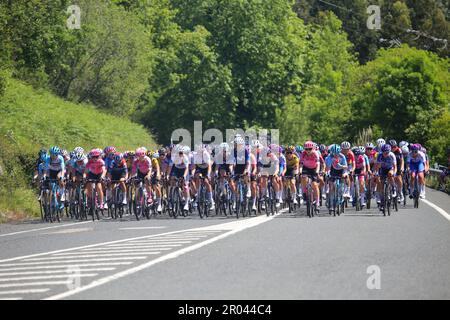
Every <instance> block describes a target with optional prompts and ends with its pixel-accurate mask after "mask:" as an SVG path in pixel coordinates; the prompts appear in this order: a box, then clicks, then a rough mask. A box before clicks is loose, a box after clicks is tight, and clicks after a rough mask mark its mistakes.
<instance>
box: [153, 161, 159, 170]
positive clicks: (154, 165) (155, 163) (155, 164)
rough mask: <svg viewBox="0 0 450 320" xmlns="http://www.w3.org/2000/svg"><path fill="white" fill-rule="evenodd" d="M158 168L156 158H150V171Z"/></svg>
mask: <svg viewBox="0 0 450 320" xmlns="http://www.w3.org/2000/svg"><path fill="white" fill-rule="evenodd" d="M158 168H159V161H158V159H156V158H152V169H153V170H154V171H156V170H157V169H158Z"/></svg>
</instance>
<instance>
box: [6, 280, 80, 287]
mask: <svg viewBox="0 0 450 320" xmlns="http://www.w3.org/2000/svg"><path fill="white" fill-rule="evenodd" d="M69 283H73V281H71V280H67V281H41V282H27V283H24V282H21V283H8V284H0V288H14V287H28V286H32V287H34V286H52V285H64V284H65V285H68V284H69Z"/></svg>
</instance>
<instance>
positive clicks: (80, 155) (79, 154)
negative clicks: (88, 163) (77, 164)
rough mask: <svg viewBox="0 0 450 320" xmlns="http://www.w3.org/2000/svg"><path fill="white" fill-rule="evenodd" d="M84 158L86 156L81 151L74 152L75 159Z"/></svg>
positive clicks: (81, 159) (82, 159)
mask: <svg viewBox="0 0 450 320" xmlns="http://www.w3.org/2000/svg"><path fill="white" fill-rule="evenodd" d="M84 160H86V156H85V155H84V154H83V153H76V154H75V161H84Z"/></svg>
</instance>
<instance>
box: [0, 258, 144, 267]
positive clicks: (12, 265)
mask: <svg viewBox="0 0 450 320" xmlns="http://www.w3.org/2000/svg"><path fill="white" fill-rule="evenodd" d="M145 258H146V257H120V258H101V259H77V260H63V261H40V262H18V263H8V264H2V265H0V267H14V266H32V265H40V264H41V265H42V264H43V265H45V264H53V263H73V264H75V265H77V266H78V263H79V262H99V261H112V260H136V259H137V260H139V259H145Z"/></svg>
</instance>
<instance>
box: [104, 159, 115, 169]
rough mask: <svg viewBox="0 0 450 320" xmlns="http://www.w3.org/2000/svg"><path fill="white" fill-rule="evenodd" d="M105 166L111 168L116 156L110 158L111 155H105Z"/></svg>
mask: <svg viewBox="0 0 450 320" xmlns="http://www.w3.org/2000/svg"><path fill="white" fill-rule="evenodd" d="M104 161H105V168H106V170H109V168H110V167H111V164H112V162H113V161H114V158H110V157H105V160H104Z"/></svg>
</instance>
